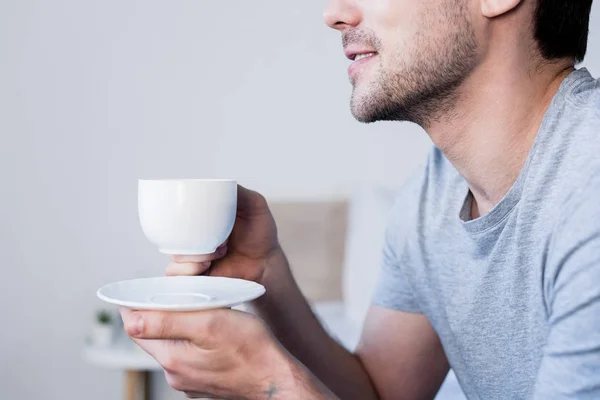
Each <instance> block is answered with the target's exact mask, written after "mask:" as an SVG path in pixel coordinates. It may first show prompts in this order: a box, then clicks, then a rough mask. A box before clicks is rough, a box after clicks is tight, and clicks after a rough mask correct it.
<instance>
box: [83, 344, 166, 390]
mask: <svg viewBox="0 0 600 400" xmlns="http://www.w3.org/2000/svg"><path fill="white" fill-rule="evenodd" d="M123 336H124V335H120V337H119V338H117V339H116V340H115V343H114V344H113V345H112V346H110V347H96V346H91V345H88V346H86V347H85V348H84V349H83V354H82V356H83V359H84V360H85V361H86V362H88V363H89V364H92V365H95V366H98V367H103V368H111V369H120V370H122V371H124V372H125V385H124V393H123V399H124V400H149V399H150V398H151V382H150V377H151V374H150V373H151V372H152V371H162V368H161V367H160V365H159V364H158V363H157V362H156V361H155V360H154V358H152V357H151V356H149V355H148V354H146V353H145V352H144V351H143V350H141V349H138V348H136V345H135V344H134V343H133V342H131V341H130V340H129V339H128V338H126V337H123Z"/></svg>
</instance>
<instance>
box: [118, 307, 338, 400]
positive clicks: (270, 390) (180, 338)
mask: <svg viewBox="0 0 600 400" xmlns="http://www.w3.org/2000/svg"><path fill="white" fill-rule="evenodd" d="M121 316H122V318H123V323H124V325H125V330H126V331H127V334H128V335H129V336H130V337H131V338H132V339H133V341H134V342H136V343H137V344H138V345H140V346H141V347H142V348H143V349H144V350H145V351H146V352H148V353H149V354H150V355H151V356H153V357H154V358H155V359H156V360H157V361H158V362H159V364H160V365H161V366H162V367H163V369H164V370H165V376H166V378H167V382H168V383H169V385H170V386H171V387H173V388H174V389H175V390H178V391H182V392H185V393H186V395H187V396H188V397H189V398H227V399H248V400H253V399H257V400H258V399H260V400H266V399H326V398H331V397H329V396H327V395H323V394H322V393H325V392H326V390H323V389H324V388H322V387H319V386H320V384H319V383H318V382H317V381H316V379H315V378H313V377H312V376H311V375H310V373H309V372H308V371H306V370H305V369H304V368H303V367H302V366H301V365H300V364H299V363H298V362H297V361H296V360H294V359H293V358H292V357H291V356H290V355H289V354H288V353H287V352H286V351H285V350H284V349H283V348H282V346H280V345H279V343H277V341H276V340H275V339H274V338H273V336H272V335H271V333H270V332H269V330H268V329H267V328H266V326H265V325H264V323H263V322H261V321H260V320H259V319H258V318H256V317H254V316H252V315H250V314H246V313H243V312H239V311H233V310H214V311H204V312H187V313H175V312H154V311H131V310H128V309H121Z"/></svg>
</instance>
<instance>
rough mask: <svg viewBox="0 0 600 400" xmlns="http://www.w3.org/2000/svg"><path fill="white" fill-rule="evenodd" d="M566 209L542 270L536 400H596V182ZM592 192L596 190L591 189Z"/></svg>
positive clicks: (599, 384) (599, 224)
mask: <svg viewBox="0 0 600 400" xmlns="http://www.w3.org/2000/svg"><path fill="white" fill-rule="evenodd" d="M595 181H596V183H595V185H594V184H590V185H589V186H587V187H586V189H588V190H587V193H586V192H583V193H580V194H579V196H578V197H579V198H578V199H577V200H578V204H577V205H576V207H572V208H570V209H565V211H564V215H565V222H564V223H562V224H559V225H558V227H557V230H556V232H555V239H554V241H553V242H552V243H551V255H550V256H549V265H548V267H547V270H546V275H547V277H546V287H545V291H546V296H547V299H546V303H547V309H548V318H549V323H550V332H549V335H548V340H547V343H546V346H545V348H544V357H543V359H542V363H541V366H540V370H539V374H538V377H537V382H536V387H535V395H534V398H535V399H540V400H541V399H567V398H568V399H600V205H599V204H600V203H598V193H600V179H595ZM593 188H595V190H592V189H593Z"/></svg>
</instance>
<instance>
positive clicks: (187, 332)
mask: <svg viewBox="0 0 600 400" xmlns="http://www.w3.org/2000/svg"><path fill="white" fill-rule="evenodd" d="M120 311H121V317H122V318H123V325H124V327H125V331H126V332H127V334H128V335H129V336H131V337H132V338H136V339H163V340H169V339H170V340H189V341H191V342H194V343H196V344H199V345H202V344H203V343H204V342H206V341H207V340H210V339H211V335H214V334H218V333H217V332H215V331H216V330H219V329H222V328H223V322H224V321H225V318H226V315H224V313H225V312H227V311H226V310H214V311H205V312H183V313H182V312H159V311H132V310H128V309H121V310H120Z"/></svg>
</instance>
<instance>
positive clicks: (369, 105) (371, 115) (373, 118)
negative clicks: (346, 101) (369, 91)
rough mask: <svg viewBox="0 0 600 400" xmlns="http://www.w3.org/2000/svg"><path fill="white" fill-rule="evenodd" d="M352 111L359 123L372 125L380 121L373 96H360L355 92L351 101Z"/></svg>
mask: <svg viewBox="0 0 600 400" xmlns="http://www.w3.org/2000/svg"><path fill="white" fill-rule="evenodd" d="M350 111H351V112H352V116H353V117H354V118H355V119H356V120H357V121H358V122H362V123H365V124H370V123H372V122H377V121H379V118H378V117H377V115H378V113H377V104H376V102H375V101H374V98H373V97H371V96H365V95H363V96H359V95H357V93H356V91H355V92H354V93H353V94H352V100H351V101H350Z"/></svg>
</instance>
